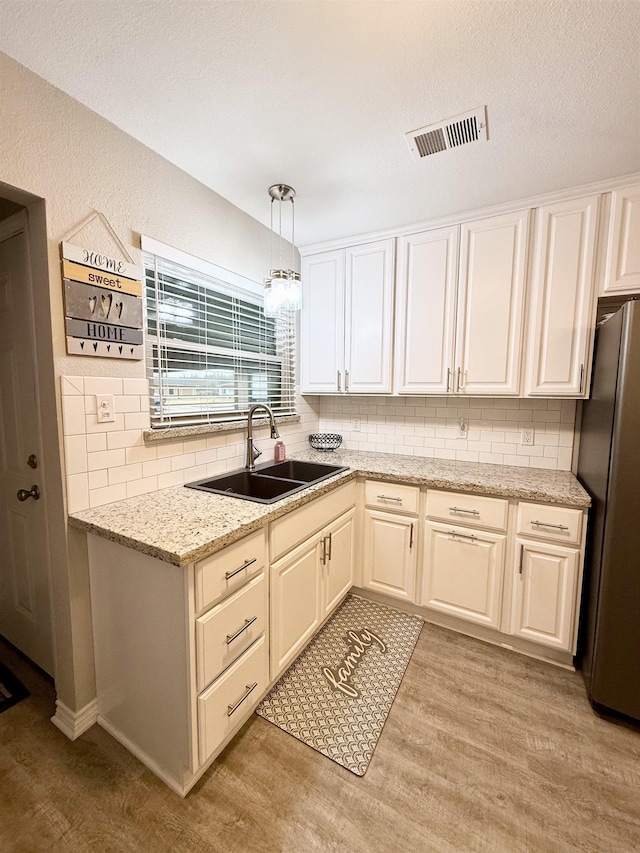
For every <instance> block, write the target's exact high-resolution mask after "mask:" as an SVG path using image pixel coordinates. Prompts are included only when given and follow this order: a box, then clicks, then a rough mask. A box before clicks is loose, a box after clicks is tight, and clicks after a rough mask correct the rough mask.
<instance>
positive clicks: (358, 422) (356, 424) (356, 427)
mask: <svg viewBox="0 0 640 853" xmlns="http://www.w3.org/2000/svg"><path fill="white" fill-rule="evenodd" d="M361 429H362V419H361V418H354V419H353V431H354V432H360V430H361Z"/></svg>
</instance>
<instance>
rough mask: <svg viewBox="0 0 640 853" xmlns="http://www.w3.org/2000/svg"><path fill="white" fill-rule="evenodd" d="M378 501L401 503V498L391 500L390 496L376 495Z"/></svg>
mask: <svg viewBox="0 0 640 853" xmlns="http://www.w3.org/2000/svg"><path fill="white" fill-rule="evenodd" d="M378 500H381V501H397V502H398V503H402V498H392V497H391V496H390V495H378Z"/></svg>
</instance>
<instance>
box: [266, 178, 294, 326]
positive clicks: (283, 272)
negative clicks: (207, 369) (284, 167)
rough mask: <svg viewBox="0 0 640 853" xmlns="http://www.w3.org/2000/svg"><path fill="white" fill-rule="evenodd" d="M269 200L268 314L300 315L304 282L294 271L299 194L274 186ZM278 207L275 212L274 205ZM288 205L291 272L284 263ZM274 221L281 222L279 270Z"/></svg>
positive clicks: (279, 230)
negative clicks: (285, 312) (284, 238)
mask: <svg viewBox="0 0 640 853" xmlns="http://www.w3.org/2000/svg"><path fill="white" fill-rule="evenodd" d="M269 196H270V197H271V272H270V274H269V276H268V277H267V278H265V280H264V289H265V292H264V313H265V314H266V316H267V317H273V316H274V314H276V313H277V312H278V311H299V310H300V308H301V307H302V282H301V280H300V273H298V272H295V270H294V269H293V267H294V266H295V264H294V255H295V242H294V241H295V213H294V198H295V196H296V191H295V190H294V189H293V187H290V186H288V184H274V185H273V186H271V187H269ZM276 202H277V203H278V204H277V207H276V208H275V211H274V204H275V203H276ZM286 202H291V240H290V242H291V268H290V269H284V265H283V263H282V242H283V237H282V212H283V211H282V209H283V205H284V207H285V218H286V208H287V207H288V205H287V204H286ZM274 220H277V235H278V266H277V268H276V267H274V260H273V259H274V251H273V238H274V235H275V234H276V231H275V230H274Z"/></svg>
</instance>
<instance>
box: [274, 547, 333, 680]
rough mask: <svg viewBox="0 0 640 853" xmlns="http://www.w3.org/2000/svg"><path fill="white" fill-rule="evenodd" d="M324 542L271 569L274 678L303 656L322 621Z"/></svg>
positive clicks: (301, 550) (294, 552)
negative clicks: (294, 660)
mask: <svg viewBox="0 0 640 853" xmlns="http://www.w3.org/2000/svg"><path fill="white" fill-rule="evenodd" d="M320 568H321V564H320V538H319V537H318V535H316V536H314V537H312V539H310V540H308V541H306V542H303V543H302V545H299V546H298V547H297V548H296V549H295V550H294V551H292V552H291V553H290V554H288V555H287V556H286V557H283V558H282V560H279V561H278V562H277V563H274V564H273V565H272V566H271V627H272V631H271V678H272V679H273V678H275V677H276V676H278V675H279V673H280V672H282V670H283V669H284V668H285V667H286V666H287V665H288V664H289V663H291V661H292V660H293V659H294V658H295V657H296V656H297V655H298V654H299V652H300V651H301V650H302V649H303V648H304V646H305V645H306V643H307V641H308V640H309V639H310V638H311V637H312V636H313V634H314V633H315V631H316V629H317V627H318V625H319V624H320V619H321V588H320Z"/></svg>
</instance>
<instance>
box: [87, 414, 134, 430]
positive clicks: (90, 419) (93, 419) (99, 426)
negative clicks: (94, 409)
mask: <svg viewBox="0 0 640 853" xmlns="http://www.w3.org/2000/svg"><path fill="white" fill-rule="evenodd" d="M124 417H125V416H124V415H116V416H115V420H113V421H109V422H108V423H99V422H98V418H97V415H85V416H84V421H85V430H86V432H87V433H92V432H101V433H102V432H122V430H123V429H124Z"/></svg>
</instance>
